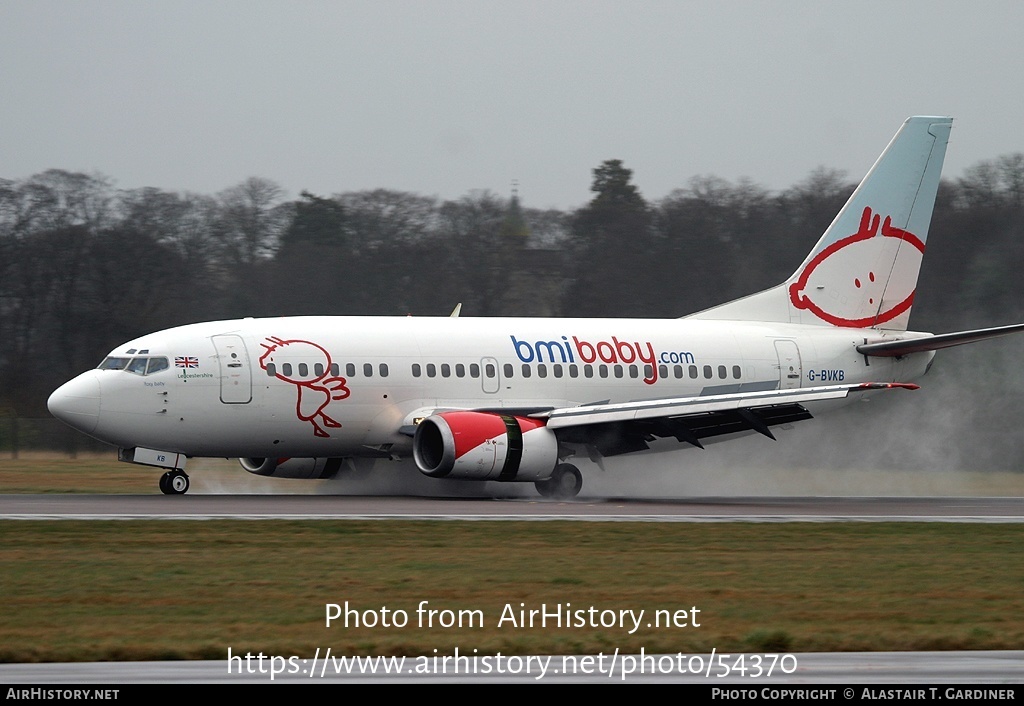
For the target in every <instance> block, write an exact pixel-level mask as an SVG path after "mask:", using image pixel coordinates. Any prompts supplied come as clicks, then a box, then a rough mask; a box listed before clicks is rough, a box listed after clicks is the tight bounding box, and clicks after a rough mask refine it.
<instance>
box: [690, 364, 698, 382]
mask: <svg viewBox="0 0 1024 706" xmlns="http://www.w3.org/2000/svg"><path fill="white" fill-rule="evenodd" d="M690 378H691V379H693V380H696V379H697V366H696V365H691V366H690Z"/></svg>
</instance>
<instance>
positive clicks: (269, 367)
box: [267, 363, 277, 377]
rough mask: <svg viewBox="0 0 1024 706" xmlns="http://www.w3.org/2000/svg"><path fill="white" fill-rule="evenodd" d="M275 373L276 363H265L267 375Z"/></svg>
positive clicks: (271, 375)
mask: <svg viewBox="0 0 1024 706" xmlns="http://www.w3.org/2000/svg"><path fill="white" fill-rule="evenodd" d="M275 375H277V365H276V364H275V363H267V376H268V377H274V376H275Z"/></svg>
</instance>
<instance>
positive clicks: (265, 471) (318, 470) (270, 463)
mask: <svg viewBox="0 0 1024 706" xmlns="http://www.w3.org/2000/svg"><path fill="white" fill-rule="evenodd" d="M341 461H342V459H340V458H240V459H238V462H239V463H240V464H242V468H244V469H245V470H247V471H249V473H255V474H256V475H258V476H271V477H273V478H301V479H303V480H308V479H311V478H333V477H334V475H335V474H336V473H337V472H338V469H340V468H341Z"/></svg>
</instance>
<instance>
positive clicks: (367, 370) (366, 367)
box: [363, 363, 373, 378]
mask: <svg viewBox="0 0 1024 706" xmlns="http://www.w3.org/2000/svg"><path fill="white" fill-rule="evenodd" d="M363 375H365V376H366V377H368V378H372V377H373V363H363Z"/></svg>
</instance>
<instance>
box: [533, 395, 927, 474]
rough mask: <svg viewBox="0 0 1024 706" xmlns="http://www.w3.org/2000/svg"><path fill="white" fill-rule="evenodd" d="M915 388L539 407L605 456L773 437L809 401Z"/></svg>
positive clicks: (566, 436)
mask: <svg viewBox="0 0 1024 706" xmlns="http://www.w3.org/2000/svg"><path fill="white" fill-rule="evenodd" d="M887 389H906V390H916V389H918V386H917V385H913V384H910V383H876V382H868V383H858V384H851V385H825V386H820V387H805V388H799V389H793V390H769V391H763V392H738V393H732V394H723V395H708V396H703V397H678V398H672V399H661V400H644V401H638V402H620V403H616V404H595V405H582V406H579V407H566V408H562V409H553V410H550V411H544V412H537V413H534V414H531V415H530V416H531V417H534V418H537V419H545V420H546V424H547V427H548V428H549V429H553V430H556V431H557V432H558V433H559V438H560V439H562V440H564V441H567V442H574V443H582V444H587V445H588V446H592V447H594V448H595V449H596V450H597V451H598V452H600V454H601V455H602V456H614V455H618V454H622V453H631V452H633V451H641V450H643V449H646V448H648V445H647V442H649V441H653V440H654V439H656V438H659V437H669V436H673V437H675V438H676V439H677V440H678V441H681V442H688V443H690V444H692V445H694V446H698V447H700V448H703V446H702V445H701V443H700V440H701V439H703V438H707V437H713V436H719V435H722V434H730V433H735V432H743V431H751V430H752V431H757V432H759V433H761V434H764V435H765V436H767V437H769V438H772V439H774V438H775V437H774V436H772V433H771V431H770V429H769V427H771V426H775V425H778V424H788V423H791V422H795V421H800V420H803V419H810V418H811V417H812V415H811V413H810V412H808V411H807V409H806V408H805V407H804V406H803V405H804V404H805V403H807V402H818V401H823V400H839V399H843V398H845V397H847V396H849V394H850V393H852V392H867V391H870V390H887Z"/></svg>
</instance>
